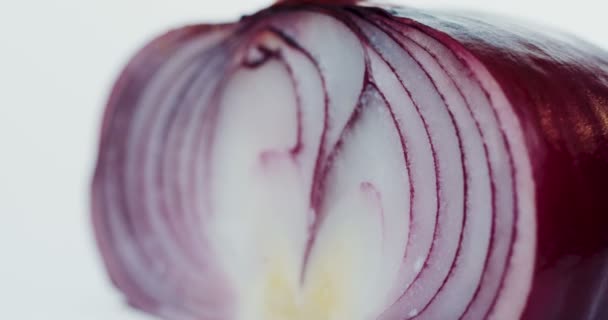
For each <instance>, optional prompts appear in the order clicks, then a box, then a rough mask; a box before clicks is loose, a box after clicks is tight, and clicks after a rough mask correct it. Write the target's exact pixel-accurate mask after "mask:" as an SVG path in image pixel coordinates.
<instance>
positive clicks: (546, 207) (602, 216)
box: [407, 10, 608, 319]
mask: <svg viewBox="0 0 608 320" xmlns="http://www.w3.org/2000/svg"><path fill="white" fill-rule="evenodd" d="M407 16H408V18H410V19H413V20H416V21H418V22H419V23H421V24H424V25H426V26H428V27H424V26H421V28H424V29H425V31H427V32H432V33H435V34H436V35H437V36H438V37H441V38H442V39H443V41H444V43H451V44H452V46H453V47H454V48H458V47H461V48H462V49H461V50H469V51H470V52H472V53H473V54H474V55H475V56H476V57H477V58H478V59H479V60H480V61H481V62H482V63H483V64H484V65H485V67H486V68H488V70H489V71H490V73H491V74H492V76H493V77H494V78H495V79H496V80H497V81H498V82H499V84H500V86H501V88H502V90H504V91H505V93H506V95H507V97H508V99H509V100H510V101H511V103H512V105H513V106H514V107H515V111H516V113H517V115H518V118H519V120H520V122H521V125H522V128H523V130H524V137H525V140H526V147H527V149H528V152H529V154H530V159H531V162H532V168H533V176H534V177H533V178H534V182H535V189H536V212H537V252H536V266H535V274H534V282H533V286H532V290H531V293H530V297H529V300H528V304H527V307H526V310H525V312H524V316H523V318H524V319H608V283H607V282H608V281H607V280H606V277H607V272H608V231H606V228H607V227H608V202H607V201H606V197H607V196H608V54H606V52H605V51H602V50H601V49H599V48H597V47H594V46H592V45H590V44H588V43H584V42H582V41H578V40H576V39H572V38H570V37H560V38H559V39H558V38H551V37H547V36H544V35H542V34H540V33H536V32H532V31H530V29H525V30H524V29H521V28H520V27H518V26H516V25H509V24H506V23H505V24H502V25H501V24H499V23H496V22H494V21H495V19H496V20H498V19H497V18H494V19H493V18H492V17H486V18H480V17H479V16H475V17H471V16H456V15H449V14H446V15H444V14H440V15H436V16H430V15H427V14H424V13H422V12H416V11H410V10H408V13H407ZM412 23H415V24H418V23H416V22H412ZM433 29H434V30H433Z"/></svg>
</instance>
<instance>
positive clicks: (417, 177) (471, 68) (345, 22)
mask: <svg viewBox="0 0 608 320" xmlns="http://www.w3.org/2000/svg"><path fill="white" fill-rule="evenodd" d="M346 2H348V1H340V3H341V4H337V3H334V4H330V3H324V2H320V3H312V2H310V3H304V2H300V1H287V2H285V3H280V4H277V5H275V6H273V7H271V8H269V9H266V10H264V11H261V12H259V13H256V14H255V15H252V16H247V17H244V18H243V19H242V20H241V21H239V22H238V23H234V24H227V25H200V26H191V27H185V28H181V29H178V30H175V31H171V32H169V33H167V34H165V35H163V36H161V37H159V38H158V39H156V40H154V41H153V42H152V43H150V44H149V45H147V46H146V47H145V48H144V49H143V50H142V51H141V52H140V53H139V54H138V55H137V56H136V57H135V58H134V59H133V60H132V61H131V62H130V63H129V65H128V66H127V67H126V70H125V71H124V72H123V74H122V76H121V77H120V78H119V80H118V81H117V83H116V86H115V88H114V91H113V93H112V96H111V98H110V101H109V104H108V107H107V111H106V114H105V118H104V121H103V126H102V134H101V147H100V152H99V160H98V165H97V169H96V172H95V176H94V181H93V205H92V207H93V220H94V226H95V231H96V235H97V239H98V242H99V245H100V248H101V252H102V254H103V257H104V260H105V263H106V267H107V269H108V270H109V273H110V276H111V278H112V280H113V282H114V283H115V285H116V286H117V287H118V288H120V290H122V291H123V292H124V294H125V295H126V296H127V298H128V301H129V302H130V303H131V304H132V305H133V306H135V307H137V308H139V309H141V310H144V311H147V312H149V313H152V314H156V315H159V316H161V317H162V318H164V319H170V320H179V319H183V320H186V319H191V320H194V319H196V320H232V319H234V320H368V319H378V320H402V319H403V320H404V319H438V320H444V319H518V318H525V319H608V279H607V278H608V230H607V228H608V200H607V198H608V55H607V54H606V53H605V52H603V51H601V50H599V49H597V48H595V47H593V46H591V45H589V44H587V43H583V42H582V41H579V40H576V39H572V38H570V37H567V36H563V35H561V34H555V33H554V34H551V35H548V34H540V33H538V32H537V31H535V30H532V29H530V28H526V27H523V26H521V25H519V24H514V23H511V22H508V21H505V20H503V19H500V18H496V17H487V16H467V15H461V14H454V13H445V12H425V11H419V10H415V9H410V8H408V9H402V8H396V7H384V8H375V7H364V6H356V5H353V4H348V3H346Z"/></svg>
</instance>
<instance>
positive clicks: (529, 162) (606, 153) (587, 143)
mask: <svg viewBox="0 0 608 320" xmlns="http://www.w3.org/2000/svg"><path fill="white" fill-rule="evenodd" d="M330 2H331V1H327V2H323V1H311V2H306V1H283V2H280V3H278V4H275V5H274V6H273V7H271V8H269V9H266V10H264V11H262V12H260V13H258V14H255V15H253V16H249V17H247V18H246V19H244V20H243V21H241V22H240V23H238V24H235V25H222V26H193V27H186V28H183V29H179V30H176V31H172V32H170V33H168V34H167V35H164V36H161V37H160V38H158V39H156V40H154V41H153V42H152V43H151V44H150V45H148V46H147V47H145V48H144V49H143V50H142V51H141V52H140V53H139V54H138V55H137V56H136V57H135V58H134V59H133V60H132V61H131V62H130V64H129V65H128V66H127V67H126V69H125V71H124V73H123V74H122V76H121V77H120V79H119V80H118V81H117V83H116V85H115V88H114V90H113V93H112V96H111V98H110V101H109V103H108V107H107V110H106V113H105V117H104V122H103V125H102V132H101V147H100V154H99V160H98V167H97V169H96V172H95V176H94V180H93V194H92V199H93V202H92V210H93V223H94V227H95V232H96V236H97V239H98V243H99V246H100V250H101V252H102V255H103V258H104V261H105V264H106V267H107V269H108V270H109V273H110V276H111V278H112V280H113V282H114V283H115V285H116V286H117V287H118V288H119V289H120V290H122V291H123V292H124V293H125V295H126V296H127V298H128V301H129V302H130V303H131V304H132V305H133V306H135V307H137V308H139V309H142V310H144V311H147V312H150V313H153V314H156V315H159V316H161V317H163V318H165V319H168V320H180V319H184V320H186V319H192V320H194V319H198V320H208V319H209V320H210V319H218V320H220V319H222V320H223V319H236V318H235V315H234V314H233V312H232V308H233V307H234V305H233V303H232V302H233V300H234V292H233V291H232V290H231V288H230V285H229V284H228V283H229V281H227V280H225V279H224V278H223V274H222V270H221V268H220V267H217V266H215V267H209V270H211V271H208V269H204V270H205V272H209V274H211V276H209V277H210V278H216V280H217V279H219V280H218V281H217V283H216V282H213V284H211V285H209V287H208V288H201V287H199V286H198V285H200V284H201V283H207V282H205V281H207V280H208V279H207V278H204V279H200V278H197V277H196V276H192V278H188V277H189V276H190V275H188V277H186V278H180V279H181V280H182V281H183V283H180V284H178V285H176V286H175V287H172V289H171V290H168V289H167V290H168V291H166V292H163V293H162V294H161V293H159V294H156V293H154V292H152V291H154V290H156V289H150V288H148V289H146V288H143V286H142V285H141V281H143V280H141V279H144V278H146V277H149V278H153V277H155V276H154V275H153V274H154V272H152V271H150V274H149V275H147V272H148V271H147V269H146V266H142V267H141V268H142V274H141V275H134V271H133V270H139V269H138V268H140V267H134V266H132V265H129V263H131V262H125V261H126V260H127V259H126V258H125V256H126V253H125V252H127V253H132V254H133V255H135V254H136V253H138V254H141V255H142V256H143V257H144V258H142V259H144V260H146V259H149V261H153V260H155V257H154V256H153V255H152V256H149V255H150V252H154V250H155V249H150V250H149V251H146V250H144V249H141V247H143V246H145V245H148V244H149V243H144V244H143V245H142V243H141V238H139V240H137V239H138V238H137V237H136V236H132V235H131V233H133V234H135V233H137V231H136V230H137V229H138V225H139V226H140V227H139V228H142V229H141V230H143V229H146V228H148V227H147V223H144V222H142V221H144V220H146V219H147V218H146V217H143V216H141V215H137V214H136V215H133V213H131V214H130V215H128V214H124V215H125V217H123V216H121V214H122V212H127V211H129V209H125V208H126V207H128V202H129V200H128V198H129V197H133V195H134V194H133V193H132V191H129V190H127V188H124V189H121V187H116V185H120V183H117V182H115V181H122V179H127V180H128V179H129V178H128V176H129V175H130V174H134V175H137V174H136V173H131V172H129V171H128V170H127V169H125V168H126V165H125V164H124V162H126V160H125V159H126V158H127V155H126V154H127V152H128V148H129V146H128V145H127V144H126V142H125V143H123V142H122V140H123V139H126V138H124V137H125V136H127V135H129V134H130V133H129V130H131V126H132V124H131V121H132V119H131V117H133V116H132V114H133V113H134V112H137V110H136V108H137V106H136V104H135V103H134V102H135V101H138V100H139V99H140V98H141V96H143V93H142V91H143V89H142V88H143V87H145V86H146V85H148V83H147V82H148V81H149V79H150V78H152V75H153V74H154V73H155V72H159V71H158V70H159V69H160V68H161V65H162V64H164V63H165V62H166V61H169V60H170V59H173V58H172V57H173V54H174V53H175V52H177V50H178V48H179V47H180V46H182V45H183V44H186V43H188V42H189V41H193V40H194V39H197V37H199V36H201V35H202V34H206V33H211V32H215V31H217V30H219V31H218V32H225V33H226V36H225V38H226V39H231V37H233V38H234V39H236V40H234V42H235V43H239V42H245V41H249V40H250V39H251V38H254V37H255V36H252V35H255V34H256V32H258V31H260V30H266V29H264V28H265V26H266V25H267V24H268V23H267V22H266V20H267V19H268V20H270V19H271V18H272V17H274V16H280V15H282V14H290V13H292V12H299V11H302V12H314V13H320V14H323V15H327V16H329V17H333V18H334V19H339V20H340V19H341V20H340V21H342V22H343V23H344V25H346V26H347V27H349V28H351V29H353V30H355V29H358V28H362V27H361V26H362V25H366V23H369V24H370V25H373V26H374V28H378V30H382V31H384V32H386V34H387V35H390V36H392V37H394V38H390V37H387V39H389V38H390V39H397V36H394V34H398V33H400V32H401V33H403V34H404V35H408V37H412V38H413V37H415V34H417V33H416V32H420V33H421V34H424V35H425V36H428V37H429V38H432V39H434V41H436V42H438V43H440V44H441V45H442V46H443V48H447V49H449V50H450V51H451V52H452V54H453V55H454V57H457V58H458V59H457V60H458V61H460V62H459V63H462V64H463V65H465V66H467V67H468V68H469V69H468V72H469V73H468V75H467V77H468V79H473V80H471V81H472V82H474V83H476V84H478V85H479V86H480V88H481V90H482V91H483V92H484V95H485V97H486V99H488V100H489V101H490V103H491V104H492V105H493V106H494V107H495V110H494V112H495V113H494V116H495V117H496V118H497V119H498V120H497V122H498V123H499V126H500V129H501V132H502V137H499V138H500V139H503V140H501V141H502V143H504V148H505V150H506V151H504V152H506V154H508V155H510V158H509V159H506V158H505V160H504V161H505V163H507V162H508V164H505V167H510V168H512V174H511V177H510V179H511V180H513V181H512V188H513V190H516V191H517V192H515V191H513V199H512V200H511V199H509V200H508V201H513V206H514V218H513V219H514V222H513V225H514V227H513V230H514V231H513V233H512V234H511V235H510V239H511V241H510V242H509V246H510V248H509V251H508V254H507V255H506V258H505V259H506V262H505V268H504V270H502V272H501V271H496V272H497V273H500V274H502V275H501V276H500V279H501V280H500V284H499V286H498V289H497V291H496V293H495V298H494V299H493V300H492V301H491V304H490V305H489V306H487V309H488V310H487V312H484V313H483V314H484V316H483V317H482V316H479V315H478V314H476V313H471V314H472V315H471V314H469V313H467V312H472V311H470V310H472V309H474V308H475V307H476V305H475V304H474V303H473V302H471V305H469V306H468V307H467V309H466V310H467V311H463V312H462V313H461V314H458V315H455V316H454V318H453V319H460V318H467V317H469V318H477V319H482V318H492V319H507V320H508V319H514V318H517V317H520V318H521V319H535V320H536V319H541V320H542V319H563V320H566V319H589V320H594V319H608V232H607V231H606V229H607V228H608V202H607V201H606V197H607V196H608V54H607V53H606V52H605V51H602V50H601V49H598V48H596V47H594V46H592V45H590V44H587V43H584V42H582V41H579V40H576V39H573V38H570V37H568V36H563V35H559V34H553V35H545V34H542V33H539V32H537V31H533V28H529V27H525V26H521V25H519V24H514V23H511V22H508V21H504V20H502V19H500V18H496V17H488V16H479V15H478V16H472V15H471V16H467V15H460V14H454V13H446V12H431V11H429V12H425V11H419V10H417V9H411V8H407V9H402V8H393V7H385V8H374V7H359V6H354V5H350V4H348V3H351V1H337V2H331V3H330ZM357 17H359V18H357ZM361 17H363V18H361ZM358 19H362V20H358ZM365 19H368V20H365ZM363 20H365V21H363ZM361 21H363V22H361ZM384 21H386V24H383V23H384ZM374 23H377V24H374ZM273 27H275V26H273ZM239 28H240V29H239ZM370 28H371V27H370ZM234 30H237V31H234ZM242 30H246V31H242ZM260 32H261V31H260ZM391 32H394V34H392V33H391ZM354 34H356V35H357V36H358V37H359V38H360V39H366V37H368V38H367V39H369V34H366V33H365V31H361V30H359V31H355V32H354ZM284 41H286V42H289V41H291V40H284ZM296 41H297V39H296ZM362 41H363V42H365V40H362ZM395 41H396V40H395ZM408 41H409V40H408ZM227 42H229V41H227ZM404 43H408V42H407V41H406V42H404ZM230 45H232V44H226V47H227V48H228V47H229V46H230ZM298 45H299V44H298ZM298 45H293V44H290V45H289V46H292V49H293V48H295V49H293V50H295V51H297V50H300V49H301V48H300V47H298ZM403 48H406V47H405V45H404V47H403ZM412 48H413V46H412ZM218 50H219V49H218ZM230 50H231V49H225V50H224V51H225V52H226V53H227V54H229V53H233V54H234V52H236V51H238V50H236V49H235V50H234V51H230ZM302 50H303V49H302ZM377 51H378V52H379V56H381V57H382V54H381V50H377ZM344 54H347V53H344ZM421 56H422V55H421ZM311 57H312V58H311V59H313V60H314V59H315V58H316V57H315V56H314V55H311ZM435 58H436V59H437V57H435ZM441 58H442V57H439V59H441ZM389 60H390V59H388V58H387V59H386V61H389ZM222 63H225V64H229V62H218V65H222ZM367 63H370V64H372V63H371V62H369V61H368V62H367ZM388 64H389V63H388V62H387V65H388ZM319 69H320V70H321V73H322V72H323V71H324V70H323V68H319ZM446 70H447V69H446ZM444 71H445V70H444ZM218 81H219V80H218ZM219 83H220V84H219V85H218V86H220V87H221V86H222V85H223V84H222V82H221V81H219ZM324 87H327V85H326V84H325V83H324ZM376 89H377V90H378V91H382V89H381V88H377V87H376ZM218 90H219V89H218ZM463 90H464V89H463ZM372 91H373V90H371V89H370V92H372ZM462 94H463V95H466V92H465V93H462ZM384 99H385V102H386V101H388V98H384ZM446 99H447V98H446ZM465 99H466V98H465ZM326 102H327V97H326ZM387 104H390V103H388V102H387ZM446 104H447V103H446ZM217 121H219V120H217ZM213 123H215V122H214V121H209V122H207V123H204V125H206V126H207V128H209V127H212V126H213V125H214V124H213ZM484 125H485V124H484V123H483V121H482V123H481V124H478V126H480V127H483V126H484ZM202 130H205V129H202ZM207 130H211V129H207ZM457 132H458V131H457ZM480 132H481V133H480V134H481V136H482V139H483V134H484V132H483V130H482V129H480ZM324 134H325V133H323V134H321V136H322V137H323V135H324ZM176 139H178V138H176ZM484 143H485V142H484ZM485 147H486V156H487V157H490V156H488V154H492V152H494V151H493V148H494V145H492V144H489V145H488V146H485ZM320 149H321V150H322V149H323V147H320ZM488 150H489V151H488ZM461 151H462V150H461ZM463 159H465V158H464V157H463ZM465 160H466V159H465ZM465 160H463V166H465V165H466V163H465V162H466V161H465ZM167 161H169V160H167ZM318 161H320V160H318ZM405 161H409V159H407V158H406V159H405ZM467 161H468V160H467ZM488 166H489V169H488V170H489V172H490V174H493V172H494V174H496V172H497V171H500V170H499V169H500V167H499V166H498V165H496V162H495V161H494V160H492V159H490V158H489V160H488ZM496 166H498V167H499V169H496V168H497V167H496ZM328 170H329V169H328ZM493 170H494V171H493ZM316 174H317V173H315V175H316ZM466 174H467V173H466V172H465V174H464V175H465V176H466ZM469 174H470V173H469ZM465 178H466V177H465ZM410 179H411V177H410ZM465 180H466V179H465ZM161 184H162V183H161ZM366 186H367V185H366ZM506 187H507V186H503V185H500V186H492V193H493V194H494V192H496V193H497V194H498V193H499V191H500V190H499V189H500V188H503V190H506V189H504V188H506ZM509 187H511V186H509ZM314 188H315V187H313V192H315V191H318V190H314ZM318 189H319V190H320V189H321V187H318ZM108 190H110V191H108ZM162 190H164V189H162ZM188 190H190V189H188ZM371 190H372V191H371V192H370V193H371V194H372V195H374V194H375V193H374V192H376V191H375V189H373V188H372V189H371ZM496 190H498V191H496ZM163 192H168V191H166V190H165V191H163ZM179 192H185V191H183V190H182V191H179ZM179 192H177V193H175V194H173V197H179V196H178V194H179ZM143 193H144V192H143V191H142V194H143ZM168 197H169V198H171V196H168ZM313 197H314V195H313ZM493 199H494V198H493ZM504 201H507V200H504ZM465 203H466V200H465ZM496 206H499V204H498V205H496ZM122 207H125V208H122ZM112 208H114V209H112ZM115 208H121V209H115ZM499 209H500V208H499ZM140 210H141V209H140ZM116 212H118V215H116ZM135 212H137V210H135ZM167 212H168V213H167V214H175V213H174V212H173V213H171V211H170V210H168V211H167ZM450 214H452V213H450ZM126 216H128V217H126ZM117 217H118V218H117ZM180 218H181V217H180ZM499 218H500V217H499ZM112 219H114V220H112ZM138 219H139V220H138ZM168 219H172V217H169V218H168ZM175 220H178V219H177V218H176V219H175ZM117 221H118V222H117ZM193 221H195V222H197V223H200V221H197V220H193ZM193 221H190V222H192V223H194V222H193ZM117 225H120V226H121V227H122V228H124V230H127V231H126V234H127V235H126V236H125V235H122V233H121V232H119V231H116V230H117V229H119V228H118V227H117ZM188 226H189V225H188V224H187V223H186V222H183V224H180V223H176V225H175V227H176V228H177V229H178V230H177V231H176V234H180V231H181V229H179V228H184V229H187V228H188ZM465 226H466V222H465ZM522 226H523V227H522ZM525 226H528V227H529V229H530V230H527V231H526V230H525ZM498 227H500V226H498ZM463 228H464V227H463ZM493 230H494V229H493ZM144 231H145V230H144ZM144 231H141V232H142V233H145V234H147V233H146V232H144ZM185 233H186V232H185V231H184V234H185ZM151 234H152V236H154V234H153V233H151ZM117 235H122V236H117ZM491 236H492V237H494V234H491ZM313 238H314V237H313ZM138 241H139V242H138ZM162 241H165V239H160V241H159V244H156V243H155V242H154V241H152V240H151V242H150V243H154V244H153V245H158V246H162V245H161V244H160V243H161V242H162ZM180 241H181V242H180ZM196 241H198V238H196V239H195V240H193V239H189V238H184V239H181V240H179V241H177V242H179V244H178V245H177V246H176V248H177V249H176V252H179V253H176V254H178V255H179V254H183V255H184V256H185V258H184V259H185V261H194V262H193V264H192V266H189V265H188V263H186V264H185V265H186V266H184V267H183V268H184V269H183V270H182V269H179V270H178V269H176V270H178V271H176V272H186V271H187V270H190V269H189V268H194V269H195V268H197V267H201V266H205V268H207V266H208V265H211V263H210V262H209V261H210V260H213V257H212V255H211V254H210V253H209V254H208V255H207V253H200V252H189V250H190V251H196V250H193V249H192V248H191V246H196V245H197V242H196ZM461 241H462V238H461ZM492 245H493V244H492V243H490V244H489V246H490V248H491V247H492ZM125 247H133V249H129V250H132V251H129V250H126V249H124V248H125ZM125 250H126V251H125ZM458 250H460V249H458ZM490 250H491V249H490ZM169 251H170V250H169ZM209 251H210V252H212V251H213V250H211V249H210V250H209ZM456 252H457V253H456V256H458V252H460V251H456ZM487 255H490V253H487ZM168 256H170V254H168ZM134 259H139V258H134ZM167 259H168V260H170V258H167ZM190 259H191V260H190ZM488 259H489V258H488ZM135 264H136V263H135ZM454 265H458V263H454ZM486 267H487V265H486ZM486 267H484V268H486ZM168 268H169V269H170V268H171V267H168ZM425 268H426V267H425ZM452 268H454V266H452ZM180 270H181V271H180ZM184 270H186V271H184ZM484 270H486V269H484ZM495 270H500V269H495ZM513 270H515V271H513ZM451 273H452V272H451V271H450V274H451ZM138 276H139V277H141V279H136V278H137V277H138ZM489 277H490V278H489V279H495V278H496V277H497V275H492V276H489ZM449 278H450V276H446V279H448V280H449ZM163 279H164V278H161V280H158V279H151V280H155V281H158V282H159V283H161V282H162V281H164V280H163ZM481 279H482V280H480V284H479V285H478V287H479V288H481V289H478V291H476V292H477V293H476V294H475V296H474V297H473V298H472V299H478V296H477V294H479V295H483V294H484V293H483V291H482V289H483V287H484V283H485V282H484V280H483V279H485V278H481ZM199 280H200V281H201V282H196V281H199ZM190 281H191V282H190ZM446 281H447V280H446ZM496 281H498V280H496ZM194 284H196V285H194ZM443 285H445V283H444V284H443ZM443 285H442V287H441V288H443ZM161 287H162V285H161ZM199 291H206V292H207V294H204V293H200V292H199ZM209 291H212V293H213V294H212V295H213V299H209V298H208V293H209ZM479 292H482V293H479ZM199 294H200V296H199ZM183 297H186V298H183ZM182 300H184V301H185V302H184V301H182ZM474 301H476V300H474ZM196 303H200V305H201V306H204V307H201V308H200V310H199V309H197V308H196V307H192V306H193V305H195V306H196ZM429 304H430V303H429ZM426 308H430V307H428V305H425V309H424V310H422V311H428V310H427V309H426ZM203 309H205V312H203V311H201V310H203ZM482 309H483V308H482ZM207 310H212V312H209V313H206V311H207ZM429 310H430V309H429ZM419 312H421V310H416V311H415V312H414V313H413V316H414V317H415V316H417V313H419ZM428 312H431V311H428ZM421 314H422V317H424V313H421ZM427 314H431V316H428V318H430V319H432V318H433V316H432V314H433V313H427ZM467 315H468V316H467ZM401 316H403V317H396V316H394V314H393V313H388V315H385V318H384V320H401V319H407V318H408V317H407V315H406V314H402V315H401ZM286 320H290V319H286ZM323 320H324V319H323ZM340 320H342V319H340Z"/></svg>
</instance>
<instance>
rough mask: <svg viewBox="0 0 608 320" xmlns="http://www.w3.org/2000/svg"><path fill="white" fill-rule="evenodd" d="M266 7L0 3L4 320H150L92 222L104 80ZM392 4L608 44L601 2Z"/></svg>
mask: <svg viewBox="0 0 608 320" xmlns="http://www.w3.org/2000/svg"><path fill="white" fill-rule="evenodd" d="M270 1H271V0H266V1H264V0H255V1H251V0H249V1H246V0H241V1H238V0H219V1H205V0H164V1H161V0H99V1H94V0H38V1H34V0H0V218H1V219H0V319H2V320H5V319H6V320H39V319H40V320H56V319H57V320H76V319H77V320H89V319H91V320H97V319H99V320H122V319H132V320H137V319H148V317H147V316H145V315H142V314H139V313H137V312H134V311H130V310H129V309H128V308H126V307H124V305H123V303H122V300H121V298H120V295H119V294H118V293H117V292H116V291H115V290H114V289H113V288H112V287H111V286H110V285H109V282H108V281H107V279H106V276H105V273H104V270H103V269H102V267H101V264H100V261H99V257H98V254H97V250H96V247H95V244H94V242H93V237H92V232H91V227H90V224H89V216H88V190H89V179H90V176H91V171H92V168H93V165H94V163H93V161H94V158H95V152H96V140H97V130H98V127H99V120H100V116H101V113H102V110H103V105H104V102H105V99H106V96H107V94H108V91H109V88H110V85H111V83H112V82H113V80H114V78H115V76H116V75H117V73H118V72H119V70H120V68H121V67H122V66H123V64H124V63H125V61H126V60H127V59H128V57H129V56H130V55H131V54H132V53H133V52H134V51H135V50H136V49H137V48H139V47H140V46H141V45H142V44H143V43H144V42H145V41H147V40H149V39H150V38H151V37H152V36H153V35H156V34H158V33H160V32H162V31H163V30H166V29H168V28H170V27H173V26H179V25H183V24H186V23H191V22H203V21H204V22H211V21H223V20H228V19H230V20H232V19H235V18H237V17H238V16H239V15H240V14H245V13H251V12H253V11H254V10H255V9H259V8H262V7H263V6H264V5H267V4H269V2H270ZM393 2H399V3H404V4H408V5H412V6H423V7H425V6H426V7H446V6H447V7H455V8H464V9H473V10H480V11H488V12H494V13H501V14H506V15H511V16H518V17H523V18H527V19H531V20H534V21H536V22H540V23H544V24H548V25H551V26H553V27H557V28H561V29H563V30H566V31H569V32H572V33H574V34H577V35H579V36H581V37H583V38H585V39H587V40H590V41H592V42H595V43H596V44H598V45H600V46H603V47H604V48H608V19H606V17H604V15H606V14H607V13H608V5H607V4H603V3H606V1H605V0H577V1H567V0H561V1H560V0H542V1H541V0H504V1H488V0H460V1H458V0H409V1H408V0H401V1H399V0H393Z"/></svg>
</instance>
